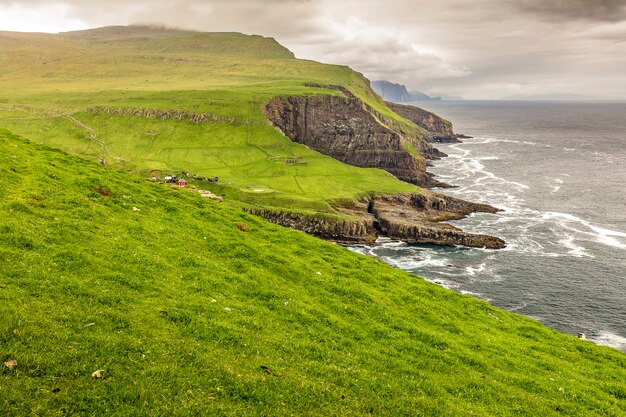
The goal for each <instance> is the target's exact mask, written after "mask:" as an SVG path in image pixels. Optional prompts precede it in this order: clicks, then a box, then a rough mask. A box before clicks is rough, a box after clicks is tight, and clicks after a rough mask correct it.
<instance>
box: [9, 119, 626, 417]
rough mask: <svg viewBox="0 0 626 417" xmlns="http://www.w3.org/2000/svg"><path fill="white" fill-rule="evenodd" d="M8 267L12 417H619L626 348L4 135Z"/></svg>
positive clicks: (623, 411)
mask: <svg viewBox="0 0 626 417" xmlns="http://www.w3.org/2000/svg"><path fill="white" fill-rule="evenodd" d="M0 265H1V268H0V318H1V319H0V364H1V363H3V362H9V361H13V360H14V361H16V362H17V366H16V367H13V368H12V369H10V368H9V367H7V366H2V367H0V415H3V416H4V415H6V416H22V415H46V416H48V415H81V416H82V415H94V416H95V415H107V416H130V415H137V416H139V415H141V416H163V415H172V416H198V415H232V416H244V415H266V416H267V415H276V416H278V415H280V416H283V415H298V416H303V415H337V416H347V415H389V416H402V415H406V416H419V415H424V416H439V415H441V416H462V415H475V416H476V415H478V416H508V415H511V416H520V415H521V416H556V415H567V416H593V415H598V416H623V415H626V385H625V382H624V381H625V380H626V368H625V365H626V355H624V354H623V353H621V352H618V351H616V350H613V349H611V348H607V347H599V346H596V345H594V344H592V343H590V342H586V341H580V340H578V339H576V338H575V337H573V336H569V335H564V334H560V333H558V332H555V331H553V330H550V329H548V328H546V327H544V326H543V325H541V324H540V323H538V322H536V321H533V320H531V319H528V318H524V317H521V316H518V315H514V314H510V313H507V312H504V311H501V310H498V309H496V308H494V307H492V306H490V305H489V304H487V303H486V302H484V301H481V300H478V299H475V298H472V297H469V296H465V295H461V294H457V293H455V292H452V291H449V290H446V289H443V288H441V287H438V286H436V285H434V284H430V283H428V282H426V281H424V280H423V279H421V278H419V277H416V276H413V275H410V274H407V273H404V272H401V271H398V270H395V269H393V268H391V267H388V266H386V265H384V264H382V263H380V262H378V261H376V260H374V259H370V258H367V257H364V256H360V255H357V254H355V253H352V252H350V251H348V250H347V249H344V248H342V247H340V246H337V245H333V244H331V243H327V242H324V241H321V240H318V239H315V238H312V237H309V236H307V235H305V234H303V233H301V232H298V231H293V230H289V229H284V228H281V227H278V226H274V225H271V224H268V223H266V222H265V221H263V220H261V219H259V218H257V217H254V216H249V215H247V214H245V213H243V212H241V211H240V210H234V209H232V208H229V207H227V206H224V205H220V204H219V203H215V202H212V201H208V200H205V199H202V198H201V197H200V196H199V195H198V194H196V193H194V192H193V191H190V190H180V189H172V188H168V187H166V186H161V185H157V184H152V183H149V182H147V181H145V180H144V179H141V178H140V177H138V176H135V175H131V174H128V173H127V172H124V171H121V170H116V169H113V168H111V167H102V166H100V165H98V164H96V163H94V162H92V161H88V160H85V159H84V158H79V157H76V156H70V155H67V154H66V153H64V152H62V151H58V150H54V149H51V148H49V147H47V146H44V145H37V144H33V143H31V142H29V141H27V140H25V139H22V138H20V137H17V136H15V135H13V134H11V133H9V132H7V131H0ZM98 370H101V371H102V372H101V377H100V378H95V377H92V374H93V373H94V372H95V371H98Z"/></svg>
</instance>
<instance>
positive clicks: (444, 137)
mask: <svg viewBox="0 0 626 417" xmlns="http://www.w3.org/2000/svg"><path fill="white" fill-rule="evenodd" d="M385 104H386V105H387V107H389V108H390V109H391V110H393V111H394V112H396V113H398V114H399V115H400V116H402V117H404V118H405V119H407V120H410V121H411V122H413V123H415V124H416V125H418V126H419V127H421V128H423V129H424V130H426V132H427V133H426V134H424V138H425V139H426V140H428V141H429V142H439V143H454V142H460V140H459V138H460V137H467V136H463V135H457V134H456V133H454V131H453V130H452V123H450V122H449V121H447V120H445V119H442V118H441V117H439V116H437V115H436V114H434V113H431V112H429V111H426V110H424V109H420V108H419V107H416V106H410V105H406V104H396V103H391V102H385Z"/></svg>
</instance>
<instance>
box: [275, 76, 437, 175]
mask: <svg viewBox="0 0 626 417" xmlns="http://www.w3.org/2000/svg"><path fill="white" fill-rule="evenodd" d="M332 88H334V89H336V90H339V91H341V92H342V93H343V94H344V96H345V97H337V96H329V95H323V96H297V97H279V98H274V99H272V100H270V101H268V102H267V103H266V105H265V107H264V112H265V115H266V116H267V118H268V119H269V120H270V121H271V122H272V124H273V125H274V126H275V127H276V128H278V129H279V130H280V131H281V132H282V133H283V134H285V136H287V137H288V138H290V139H291V140H293V141H295V142H298V143H302V144H304V145H307V146H309V147H310V148H312V149H314V150H316V151H318V152H320V153H323V154H326V155H329V156H331V157H333V158H335V159H337V160H339V161H342V162H345V163H347V164H350V165H355V166H359V167H364V168H380V169H384V170H386V171H388V172H390V173H391V174H393V175H394V176H396V177H397V178H399V179H401V180H403V181H406V182H409V183H412V184H416V185H420V186H423V187H431V186H436V185H438V182H437V181H435V180H433V179H432V176H431V175H430V174H428V173H426V161H425V158H433V159H434V158H439V157H442V156H445V154H443V153H441V152H439V151H438V150H436V149H435V148H433V147H432V145H430V144H429V143H427V142H426V141H424V140H423V139H422V138H421V137H418V136H411V135H407V134H403V133H401V132H399V131H397V130H395V129H394V128H393V127H392V123H386V122H387V121H386V120H385V118H384V116H382V115H381V114H379V113H378V112H376V111H375V110H374V109H372V108H371V107H369V106H367V105H366V104H365V103H363V102H362V101H361V100H360V99H358V98H357V97H355V96H354V95H353V94H352V93H350V92H349V91H348V90H347V89H344V88H341V87H332ZM411 148H413V149H415V150H417V152H419V153H420V154H421V155H416V154H414V153H412V151H411Z"/></svg>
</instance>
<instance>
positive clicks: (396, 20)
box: [0, 0, 626, 99]
mask: <svg viewBox="0 0 626 417" xmlns="http://www.w3.org/2000/svg"><path fill="white" fill-rule="evenodd" d="M133 23H159V24H166V25H170V26H174V27H178V28H188V29H195V30H202V31H237V32H244V33H249V34H252V33H255V34H261V35H264V36H271V37H274V38H276V39H277V40H278V41H280V42H281V43H282V44H283V45H285V46H287V47H288V48H289V49H291V50H292V51H293V52H294V53H295V54H296V56H297V57H299V58H307V59H314V60H317V61H322V62H327V63H336V64H347V65H350V66H351V67H352V68H354V69H356V70H358V71H360V72H363V73H364V74H365V75H366V76H367V77H368V78H370V79H371V80H374V79H387V80H390V81H394V82H399V83H403V84H406V85H407V87H409V89H418V90H422V91H425V92H427V93H431V94H432V93H443V94H448V95H460V96H463V97H466V98H502V97H510V96H540V95H554V94H557V95H560V94H576V95H581V96H587V97H591V98H608V99H626V0H428V1H422V0H386V1H374V0H137V1H132V0H106V1H96V0H60V1H57V0H19V1H13V0H0V30H13V31H28V32H31V31H40V32H58V31H68V30H77V29H86V28H91V27H99V26H106V25H126V24H133Z"/></svg>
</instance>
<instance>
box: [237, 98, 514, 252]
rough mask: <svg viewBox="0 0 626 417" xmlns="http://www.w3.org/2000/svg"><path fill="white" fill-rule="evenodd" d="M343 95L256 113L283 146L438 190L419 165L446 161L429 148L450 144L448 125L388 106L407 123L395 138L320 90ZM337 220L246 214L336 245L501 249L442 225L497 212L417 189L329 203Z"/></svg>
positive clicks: (387, 127)
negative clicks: (288, 143) (381, 240)
mask: <svg viewBox="0 0 626 417" xmlns="http://www.w3.org/2000/svg"><path fill="white" fill-rule="evenodd" d="M324 88H332V89H334V90H338V91H340V92H341V93H342V94H343V96H336V95H311V96H290V97H277V98H273V99H271V100H269V101H268V102H267V103H266V104H265V106H264V113H265V115H266V116H267V118H268V119H269V120H270V122H271V123H272V124H273V125H274V127H276V128H277V129H279V130H280V131H281V132H282V133H283V134H284V135H285V136H287V137H288V138H290V139H291V140H293V141H295V142H298V143H302V144H304V145H307V146H309V147H310V148H312V149H314V150H317V151H318V152H320V153H323V154H326V155H328V156H331V157H333V158H335V159H337V160H339V161H342V162H345V163H347V164H350V165H355V166H359V167H365V168H380V169H384V170H386V171H388V172H389V173H391V174H393V175H394V176H396V177H397V178H399V179H401V180H403V181H406V182H409V183H412V184H415V185H419V186H422V187H433V186H445V184H441V183H439V182H437V181H436V180H435V179H433V178H432V175H430V174H428V173H427V172H426V159H437V158H440V157H443V156H446V155H445V154H444V153H442V152H440V151H438V150H437V149H436V148H434V147H433V146H432V144H431V143H429V141H430V142H436V141H439V142H444V141H445V142H453V141H458V135H456V134H454V132H453V131H452V124H451V123H450V122H447V121H445V120H444V119H442V118H440V117H438V116H436V115H434V114H433V113H430V112H426V111H425V110H422V109H419V108H417V107H413V106H400V105H395V104H393V103H388V105H390V106H389V107H391V108H392V110H399V111H400V112H399V114H400V115H401V116H403V117H404V118H405V119H408V120H410V121H412V122H413V123H415V129H413V130H412V131H408V132H407V131H403V130H401V129H400V128H398V127H397V125H396V124H395V123H394V121H393V120H390V119H388V118H386V117H385V116H383V115H382V114H380V113H379V112H377V111H376V110H374V109H373V108H372V107H371V106H369V105H367V104H366V103H364V102H363V101H362V100H360V99H359V98H358V97H356V96H354V95H353V94H352V93H351V92H350V91H349V90H347V89H345V88H343V87H335V86H330V87H329V86H324ZM417 122H419V123H420V125H418V124H417ZM335 209H336V210H337V212H338V213H340V214H342V215H343V216H337V217H336V218H333V217H332V216H321V215H320V216H310V215H305V214H300V213H293V212H286V211H275V210H267V209H253V208H250V209H248V211H249V212H251V213H254V214H257V215H259V216H261V217H264V218H266V219H267V220H269V221H271V222H273V223H276V224H280V225H283V226H287V227H291V228H294V229H299V230H302V231H304V232H306V233H309V234H311V235H314V236H318V237H321V238H324V239H330V240H334V241H338V242H344V243H371V242H373V241H375V240H376V237H377V236H379V235H381V234H382V235H386V236H389V237H391V238H394V239H398V240H402V241H405V242H411V243H432V244H438V245H446V246H468V247H479V248H489V249H501V248H504V247H505V246H506V244H505V242H504V241H503V240H502V239H500V238H497V237H493V236H487V235H476V234H471V233H466V232H464V231H463V230H461V229H459V228H457V227H455V226H452V225H450V224H447V223H444V222H445V221H448V220H459V219H462V218H464V217H465V216H467V215H469V214H471V213H476V212H485V213H495V212H497V211H498V209H496V208H494V207H491V206H489V205H485V204H476V203H471V202H468V201H464V200H460V199H456V198H453V197H449V196H445V195H442V194H438V193H434V192H431V191H427V190H422V191H421V192H419V193H412V194H393V195H376V196H371V197H367V198H363V199H361V200H360V201H359V202H357V203H344V204H336V205H335Z"/></svg>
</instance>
